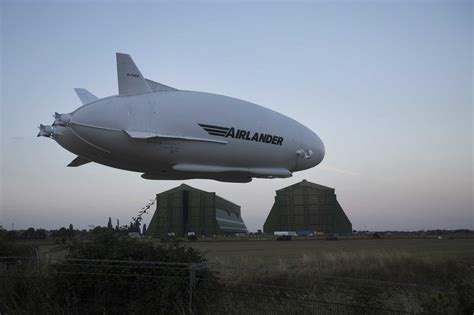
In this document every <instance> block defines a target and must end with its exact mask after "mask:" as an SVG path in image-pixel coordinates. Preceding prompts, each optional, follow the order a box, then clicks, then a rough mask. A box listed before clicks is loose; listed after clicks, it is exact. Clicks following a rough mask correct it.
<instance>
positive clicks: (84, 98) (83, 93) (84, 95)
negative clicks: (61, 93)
mask: <svg viewBox="0 0 474 315" xmlns="http://www.w3.org/2000/svg"><path fill="white" fill-rule="evenodd" d="M74 91H75V92H76V94H77V96H78V97H79V99H80V100H81V102H82V104H83V105H85V104H89V103H92V102H94V101H97V100H98V98H97V96H95V95H94V94H92V93H91V92H89V91H87V90H86V89H79V88H75V89H74Z"/></svg>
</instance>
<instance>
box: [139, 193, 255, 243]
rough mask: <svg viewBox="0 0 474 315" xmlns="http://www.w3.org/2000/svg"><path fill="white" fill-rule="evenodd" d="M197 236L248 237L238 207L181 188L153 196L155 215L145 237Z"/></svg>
mask: <svg viewBox="0 0 474 315" xmlns="http://www.w3.org/2000/svg"><path fill="white" fill-rule="evenodd" d="M188 233H194V234H195V235H200V236H213V235H222V234H236V233H247V227H246V226H245V223H244V221H243V219H242V216H241V214H240V206H239V205H236V204H235V203H233V202H230V201H228V200H226V199H224V198H222V197H219V196H217V195H216V193H214V192H207V191H204V190H200V189H196V188H194V187H191V186H188V185H185V184H182V185H180V186H178V187H175V188H173V189H170V190H167V191H165V192H162V193H160V194H157V195H156V211H155V213H154V214H153V217H152V219H151V221H150V223H149V225H148V229H147V232H146V235H147V236H154V237H161V238H164V237H167V236H168V235H169V234H172V235H174V236H184V235H187V234H188Z"/></svg>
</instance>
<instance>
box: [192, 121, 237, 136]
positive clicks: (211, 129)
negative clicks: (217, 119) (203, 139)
mask: <svg viewBox="0 0 474 315" xmlns="http://www.w3.org/2000/svg"><path fill="white" fill-rule="evenodd" d="M198 125H199V126H201V127H202V129H204V130H206V131H207V133H208V134H210V135H212V136H219V137H225V136H227V134H228V133H229V130H230V128H226V127H220V126H212V125H205V124H198Z"/></svg>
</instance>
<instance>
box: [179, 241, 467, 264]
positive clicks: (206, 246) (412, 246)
mask: <svg viewBox="0 0 474 315" xmlns="http://www.w3.org/2000/svg"><path fill="white" fill-rule="evenodd" d="M188 245H190V246H192V247H194V248H196V249H199V250H201V251H203V252H205V253H206V255H207V257H208V258H209V259H210V260H215V259H219V260H222V259H246V260H247V259H252V258H255V259H259V260H265V261H268V262H271V261H279V260H280V259H283V260H285V261H286V260H292V259H297V260H298V259H301V258H302V257H303V256H317V255H321V254H326V253H365V254H370V253H372V254H374V253H380V252H383V253H404V254H410V255H414V256H421V257H426V256H429V257H434V258H436V257H438V258H441V257H444V258H467V259H473V260H474V238H465V239H452V240H451V239H442V240H438V239H353V240H350V239H349V240H338V241H326V240H292V241H274V240H253V241H210V242H195V243H188Z"/></svg>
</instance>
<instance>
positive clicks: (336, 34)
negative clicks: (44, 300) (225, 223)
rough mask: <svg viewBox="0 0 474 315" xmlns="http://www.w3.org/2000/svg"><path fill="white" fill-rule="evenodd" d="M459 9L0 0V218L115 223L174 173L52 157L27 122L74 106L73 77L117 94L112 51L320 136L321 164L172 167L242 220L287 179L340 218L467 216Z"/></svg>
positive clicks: (468, 66)
mask: <svg viewBox="0 0 474 315" xmlns="http://www.w3.org/2000/svg"><path fill="white" fill-rule="evenodd" d="M40 2H41V3H40ZM472 22H473V6H472V1H452V0H449V1H448V0H446V1H322V2H318V1H313V2H271V1H263V2H258V3H254V2H247V1H245V2H237V1H235V2H226V3H225V4H222V3H218V2H200V3H197V2H195V3H187V2H177V3H175V2H171V1H170V2H151V1H150V2H133V3H132V2H131V1H122V2H120V1H119V2H116V1H82V2H81V1H76V2H73V1H53V2H48V1H31V2H28V1H1V40H2V41H1V118H0V121H1V141H2V142H1V154H0V158H1V173H0V178H1V195H0V198H1V204H0V206H1V209H0V225H2V226H3V227H4V228H6V229H10V228H11V226H12V223H14V227H15V228H18V229H22V228H28V227H30V226H32V227H35V228H47V229H54V228H60V227H62V226H68V225H69V224H70V223H73V224H74V226H75V227H76V228H81V229H82V228H87V227H88V226H90V225H94V226H97V225H105V224H106V223H107V220H108V218H109V217H112V219H113V220H114V221H115V219H116V218H118V219H120V222H121V223H123V224H125V223H128V222H129V221H130V218H131V217H132V216H135V215H136V214H137V212H138V210H139V209H140V208H141V207H142V206H144V205H145V204H146V203H147V202H148V201H149V200H150V199H153V198H154V197H155V195H156V193H159V192H162V191H164V190H167V189H170V188H173V187H175V186H177V185H179V184H181V183H183V181H148V180H144V179H142V178H141V177H140V173H132V172H127V171H122V170H118V169H113V168H109V167H106V166H102V165H98V164H95V163H90V164H87V165H84V166H81V167H78V168H68V167H66V165H67V164H69V162H70V161H72V160H73V159H74V158H75V156H74V155H73V154H72V153H70V152H68V151H66V150H64V149H63V148H61V147H60V146H59V145H58V144H57V143H56V142H54V141H53V140H50V139H47V138H43V137H41V138H37V137H36V134H37V133H38V129H37V126H38V125H39V124H40V123H43V124H51V123H52V121H53V118H52V116H51V115H52V114H53V113H54V112H55V111H57V112H60V113H66V112H71V111H73V110H74V109H76V108H77V107H79V106H80V101H79V99H78V98H77V96H76V94H75V93H74V91H73V88H76V87H81V88H86V89H88V90H90V91H91V92H92V93H94V94H96V95H97V96H99V97H105V96H110V95H114V94H117V77H116V65H115V53H116V52H124V53H128V54H130V55H131V56H132V57H133V59H134V60H135V62H136V64H137V65H138V67H139V68H140V70H141V71H142V73H143V75H144V76H145V77H147V78H150V79H152V80H155V81H158V82H161V83H163V84H166V85H170V86H173V87H176V88H178V89H185V90H195V91H206V92H212V93H216V94H223V95H228V96H233V97H237V98H240V99H243V100H247V101H250V102H253V103H257V104H260V105H263V106H266V107H268V108H270V109H273V110H276V111H278V112H281V113H283V114H285V115H287V116H289V117H292V118H294V119H296V120H297V121H299V122H301V123H303V124H304V125H306V126H308V127H309V128H310V129H312V130H313V131H315V132H316V133H318V135H319V136H320V137H321V138H322V140H323V141H324V143H325V146H326V157H325V159H324V161H323V162H322V164H321V165H319V166H317V167H315V168H312V169H310V170H307V171H302V172H297V173H294V175H293V177H292V178H288V179H267V180H265V179H254V180H253V181H252V182H251V183H247V184H240V183H222V182H217V181H211V180H188V181H184V183H186V184H188V185H191V186H194V187H196V188H199V189H203V190H207V191H214V192H216V193H217V194H218V195H220V196H222V197H224V198H226V199H229V200H231V201H233V202H235V203H237V204H239V205H241V207H242V217H243V219H244V221H245V223H246V224H247V227H248V228H249V230H250V231H256V230H257V229H261V228H262V226H263V223H264V221H265V218H266V216H267V214H268V212H269V211H270V208H271V206H272V204H273V201H274V196H275V190H277V189H280V188H283V187H285V186H288V185H291V184H294V183H296V182H299V181H301V180H302V179H307V180H309V181H312V182H315V183H318V184H322V185H326V186H330V187H334V188H335V189H336V194H337V198H338V200H339V202H340V204H341V205H342V207H343V208H344V210H345V211H346V213H347V215H348V217H349V219H350V220H351V221H352V224H353V228H354V229H356V230H362V229H364V230H365V229H367V230H420V229H438V228H439V229H458V228H468V229H474V218H473V202H474V201H473V145H472V141H473V119H474V116H473V100H472V97H473V94H472V91H473V80H472V71H473V47H472V45H473V33H472V29H473V25H472ZM150 219H151V214H149V215H146V216H145V222H148V221H149V220H150Z"/></svg>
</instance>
